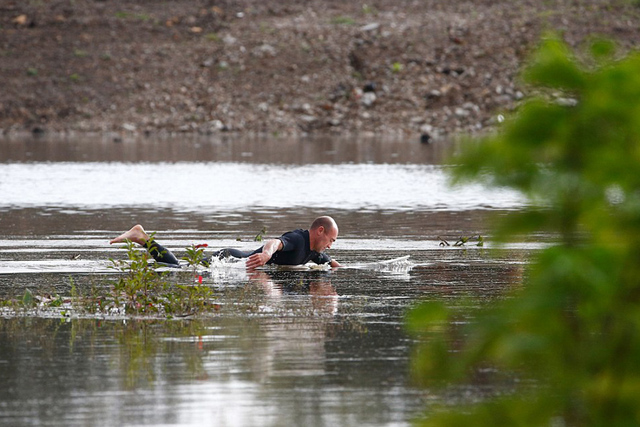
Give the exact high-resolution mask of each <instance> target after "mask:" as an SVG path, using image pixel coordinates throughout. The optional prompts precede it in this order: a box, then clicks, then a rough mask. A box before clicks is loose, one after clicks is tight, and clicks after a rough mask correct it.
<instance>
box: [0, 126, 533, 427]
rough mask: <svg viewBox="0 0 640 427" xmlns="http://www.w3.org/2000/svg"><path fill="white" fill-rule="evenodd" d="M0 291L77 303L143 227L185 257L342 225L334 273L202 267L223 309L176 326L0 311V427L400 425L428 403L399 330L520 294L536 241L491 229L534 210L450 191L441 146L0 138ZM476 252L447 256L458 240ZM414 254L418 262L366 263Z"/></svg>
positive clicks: (431, 397) (479, 392)
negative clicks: (419, 311)
mask: <svg viewBox="0 0 640 427" xmlns="http://www.w3.org/2000/svg"><path fill="white" fill-rule="evenodd" d="M0 144H1V146H2V151H1V152H0V195H2V200H0V294H1V295H2V296H3V297H5V298H6V297H10V296H20V295H22V294H23V293H24V291H25V289H31V290H38V289H40V290H42V289H45V290H47V291H48V292H52V293H59V294H61V295H68V294H69V292H70V287H71V283H72V282H73V283H74V284H75V285H76V286H77V287H81V288H89V287H91V286H100V285H103V284H104V283H106V282H107V281H108V280H109V279H111V278H113V277H114V272H113V270H111V269H109V268H108V261H107V260H108V258H109V257H113V258H118V257H123V256H124V251H123V249H121V248H119V247H113V246H110V245H109V244H108V240H109V239H110V238H112V237H113V236H115V235H116V234H118V233H120V232H122V231H123V230H124V229H126V228H128V227H129V226H131V225H133V224H135V223H142V224H144V225H145V227H146V228H147V229H148V230H153V231H156V232H157V239H158V240H159V241H160V242H161V243H163V244H164V245H165V246H167V247H169V248H170V249H172V250H174V251H176V253H177V254H178V255H182V254H183V251H184V248H185V247H186V246H187V245H189V244H191V243H208V244H209V247H210V248H221V247H227V246H235V247H240V248H246V249H248V248H254V247H257V245H259V244H258V243H256V242H254V241H253V237H254V236H255V235H256V234H257V233H258V232H259V231H260V230H261V229H262V227H266V229H267V233H266V234H267V237H276V236H277V235H279V234H280V233H282V232H285V231H287V230H289V229H293V228H298V227H300V228H306V227H307V226H308V223H309V222H310V221H311V220H312V219H313V218H314V217H315V216H317V215H320V214H330V215H332V216H333V217H334V218H335V219H336V220H337V222H338V224H339V225H340V237H339V239H338V241H337V242H336V243H335V244H334V246H333V248H332V249H331V250H329V253H330V255H331V256H332V257H334V258H336V259H337V260H339V261H340V262H341V263H343V264H344V265H345V268H341V269H337V270H334V271H281V270H274V269H267V270H264V271H261V272H260V273H259V274H257V275H252V276H248V275H247V274H246V272H245V271H244V269H243V268H241V267H239V266H237V265H218V266H215V267H213V268H212V269H211V270H210V271H207V272H206V273H205V274H204V275H203V276H204V283H205V284H208V285H209V286H211V287H213V288H214V289H215V292H216V296H217V301H218V302H219V303H220V305H221V307H222V309H221V310H220V311H219V313H217V314H215V315H213V316H205V317H200V318H191V319H183V320H164V319H132V318H122V317H119V318H115V317H113V318H111V317H104V318H103V317H101V318H91V317H83V318H78V317H75V316H71V317H70V318H66V317H62V318H61V317H54V316H50V315H48V314H47V313H45V312H43V313H41V315H38V316H34V315H29V316H9V315H6V313H5V316H3V318H2V319H1V320H0V325H1V326H0V384H2V387H0V424H2V425H13V426H21V425H69V426H71V425H77V426H113V425H167V426H168V425H171V426H178V425H180V426H186V425H193V426H196V425H197V426H209V425H216V426H253V425H260V426H264V425H273V426H275V425H305V426H324V425H332V426H333V425H342V426H348V425H385V426H388V425H408V424H410V422H411V420H413V419H414V418H415V417H417V416H418V415H419V414H421V413H422V412H423V411H427V412H428V410H429V409H428V408H429V407H430V405H431V404H434V403H443V402H444V403H446V402H451V401H456V399H475V398H479V397H480V396H483V395H485V393H487V391H486V390H485V388H484V387H483V385H482V384H476V385H474V386H470V387H467V388H464V389H460V390H457V391H456V390H453V391H451V390H449V391H448V392H447V393H446V395H445V394H443V393H442V392H441V391H437V390H430V389H424V388H418V387H417V386H416V385H415V383H414V381H413V380H412V378H411V376H410V372H409V371H410V369H409V366H410V357H411V352H412V349H413V347H414V344H415V342H414V340H413V338H412V337H410V336H409V335H408V334H407V333H406V332H405V330H404V326H403V318H404V315H405V313H406V311H407V309H409V308H410V307H411V306H413V305H414V304H416V303H417V302H419V301H422V300H443V301H447V302H450V303H451V304H458V305H460V304H462V308H461V310H462V312H463V313H464V315H465V316H466V318H468V319H470V320H472V319H473V315H474V312H475V310H477V308H478V307H482V306H485V305H490V304H492V302H493V301H495V299H496V298H500V297H501V296H502V295H504V293H505V291H507V290H508V289H509V288H510V287H512V286H514V285H516V284H517V283H519V281H520V279H521V277H522V270H523V266H524V265H525V264H526V262H527V260H528V259H529V257H530V256H531V254H532V253H535V251H537V250H539V249H540V247H541V246H540V243H539V241H540V239H534V238H531V239H530V240H532V242H526V241H522V242H518V243H513V244H510V245H508V246H505V247H500V248H498V247H496V246H495V245H493V244H492V242H491V238H490V233H489V226H490V219H492V218H495V217H500V216H503V215H510V214H517V212H518V211H519V210H520V209H521V208H522V206H523V204H522V199H521V198H520V197H519V196H518V195H516V194H512V193H509V192H504V191H496V190H488V189H484V188H482V187H479V186H471V185H470V186H465V187H462V188H450V187H448V186H447V184H446V177H445V171H444V169H445V168H444V167H443V166H441V165H440V164H441V161H442V158H443V155H444V153H445V152H446V151H447V150H446V148H447V147H441V146H437V145H436V146H433V145H432V146H425V145H420V144H416V143H409V142H402V141H386V140H372V139H369V140H358V139H344V138H343V139H335V138H315V139H303V140H295V141H292V140H273V139H272V140H269V139H253V140H234V139H211V138H166V139H152V138H147V139H137V140H134V139H131V140H129V139H127V138H124V139H121V138H120V137H118V138H115V139H114V138H113V137H99V138H98V137H95V138H82V139H81V138H59V139H53V138H32V137H24V138H15V139H12V140H4V141H0ZM478 234H480V235H483V236H485V237H486V239H487V243H486V245H485V246H483V247H478V246H475V244H474V243H470V244H467V245H466V246H465V247H461V248H459V247H442V246H440V242H441V240H440V238H443V239H447V240H448V241H450V242H451V243H453V242H455V241H456V240H457V238H458V237H459V236H461V235H465V236H471V235H478ZM405 255H409V256H410V258H409V260H408V261H402V262H398V263H393V264H388V265H376V264H372V263H374V262H376V261H380V260H389V259H393V258H396V257H400V256H405Z"/></svg>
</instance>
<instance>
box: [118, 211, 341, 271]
mask: <svg viewBox="0 0 640 427" xmlns="http://www.w3.org/2000/svg"><path fill="white" fill-rule="evenodd" d="M337 238H338V225H337V224H336V222H335V221H334V220H333V218H331V217H329V216H321V217H319V218H316V219H315V220H314V221H313V223H312V224H311V227H309V230H294V231H289V232H287V233H284V234H283V235H282V236H280V237H279V238H277V239H271V240H267V242H266V243H265V244H264V245H263V246H262V247H260V248H258V249H256V250H255V251H252V252H244V251H240V250H237V249H230V248H228V249H223V250H221V251H218V252H216V253H215V254H214V255H213V256H217V257H220V258H223V257H235V258H248V259H247V269H250V270H252V269H255V268H256V267H260V266H262V265H265V264H276V265H299V264H306V263H307V262H309V261H313V262H315V263H316V264H325V263H329V264H330V265H331V267H339V266H340V264H339V263H338V262H337V261H335V260H332V259H331V257H329V255H327V254H325V253H324V251H325V250H326V249H329V248H331V245H332V244H333V242H335V241H336V239H337ZM125 240H130V241H132V242H134V243H137V244H139V245H141V246H144V247H145V248H147V250H148V251H149V253H151V255H152V256H153V258H154V259H155V260H156V261H157V262H161V263H164V264H169V265H173V266H179V262H178V259H177V258H176V257H175V256H174V255H173V254H172V253H171V252H169V251H168V250H167V249H165V248H164V247H162V246H161V245H160V244H158V243H157V242H156V241H155V240H154V239H151V238H150V237H149V235H148V234H147V233H146V232H145V231H144V228H142V226H141V225H139V224H138V225H134V226H133V227H132V228H131V229H130V230H129V231H126V232H125V233H123V234H121V235H120V236H118V237H116V238H115V239H113V240H111V242H110V243H112V244H113V243H120V242H124V241H125Z"/></svg>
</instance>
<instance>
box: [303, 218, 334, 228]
mask: <svg viewBox="0 0 640 427" xmlns="http://www.w3.org/2000/svg"><path fill="white" fill-rule="evenodd" d="M320 227H324V229H325V230H327V231H329V230H337V229H338V224H336V222H335V221H334V220H333V218H331V217H330V216H321V217H318V218H316V219H315V220H314V221H313V223H311V227H310V228H309V230H317V229H318V228H320Z"/></svg>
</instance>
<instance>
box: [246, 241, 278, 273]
mask: <svg viewBox="0 0 640 427" xmlns="http://www.w3.org/2000/svg"><path fill="white" fill-rule="evenodd" d="M282 246H283V245H282V240H280V239H271V240H267V243H265V244H264V246H263V247H262V252H259V253H257V254H253V255H251V256H250V257H249V258H247V270H253V269H256V268H258V267H262V266H263V265H265V264H266V263H267V262H268V261H269V260H270V259H271V257H272V256H273V254H275V253H276V252H277V251H279V250H280V249H282Z"/></svg>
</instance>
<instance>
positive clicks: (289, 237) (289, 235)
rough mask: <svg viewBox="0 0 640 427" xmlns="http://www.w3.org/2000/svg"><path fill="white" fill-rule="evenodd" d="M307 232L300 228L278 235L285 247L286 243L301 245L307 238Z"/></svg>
mask: <svg viewBox="0 0 640 427" xmlns="http://www.w3.org/2000/svg"><path fill="white" fill-rule="evenodd" d="M308 235H309V232H308V231H307V230H303V229H301V228H299V229H297V230H291V231H287V232H286V233H284V234H283V235H282V236H280V241H282V243H283V244H284V246H285V247H287V246H288V245H295V246H298V245H303V244H304V242H306V240H307V239H308V237H307V236H308Z"/></svg>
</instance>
